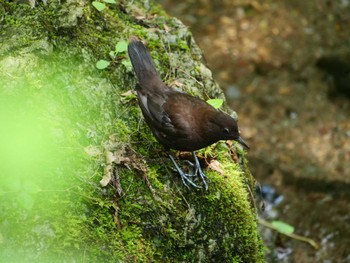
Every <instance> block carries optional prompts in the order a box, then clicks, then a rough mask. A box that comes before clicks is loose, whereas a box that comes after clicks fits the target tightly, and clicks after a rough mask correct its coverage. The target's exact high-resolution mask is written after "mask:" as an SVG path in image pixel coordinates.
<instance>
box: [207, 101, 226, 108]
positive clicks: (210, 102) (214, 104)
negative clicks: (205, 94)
mask: <svg viewBox="0 0 350 263" xmlns="http://www.w3.org/2000/svg"><path fill="white" fill-rule="evenodd" d="M207 103H208V104H210V105H211V106H213V107H214V108H215V109H218V108H220V107H221V106H222V104H223V103H224V100H222V99H210V100H207Z"/></svg>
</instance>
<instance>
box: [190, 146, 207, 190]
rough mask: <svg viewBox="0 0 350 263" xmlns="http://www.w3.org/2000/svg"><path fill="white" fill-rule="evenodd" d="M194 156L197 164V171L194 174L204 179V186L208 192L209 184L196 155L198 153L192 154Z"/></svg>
mask: <svg viewBox="0 0 350 263" xmlns="http://www.w3.org/2000/svg"><path fill="white" fill-rule="evenodd" d="M192 155H193V158H194V161H195V164H196V171H195V172H194V174H195V175H199V177H200V178H201V179H202V182H203V184H204V188H205V191H207V190H208V184H207V182H206V181H205V177H206V176H205V174H204V173H203V171H202V168H201V165H200V163H199V160H198V157H197V155H196V152H194V151H193V152H192Z"/></svg>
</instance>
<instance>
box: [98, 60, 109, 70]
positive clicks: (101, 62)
mask: <svg viewBox="0 0 350 263" xmlns="http://www.w3.org/2000/svg"><path fill="white" fill-rule="evenodd" d="M109 63H110V62H109V61H106V60H104V59H101V60H99V61H97V63H96V68H98V69H105V68H107V67H108V66H109Z"/></svg>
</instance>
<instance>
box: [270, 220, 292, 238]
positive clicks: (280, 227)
mask: <svg viewBox="0 0 350 263" xmlns="http://www.w3.org/2000/svg"><path fill="white" fill-rule="evenodd" d="M271 224H272V226H273V227H274V228H275V229H276V230H277V231H279V232H281V233H283V234H287V235H289V234H293V232H294V227H293V226H291V225H289V224H287V223H285V222H283V221H278V220H276V221H272V222H271Z"/></svg>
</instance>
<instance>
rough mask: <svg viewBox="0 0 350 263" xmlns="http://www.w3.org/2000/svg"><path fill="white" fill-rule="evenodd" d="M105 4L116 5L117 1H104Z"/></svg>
mask: <svg viewBox="0 0 350 263" xmlns="http://www.w3.org/2000/svg"><path fill="white" fill-rule="evenodd" d="M103 2H105V3H108V4H116V3H117V2H116V1H115V0H103Z"/></svg>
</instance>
